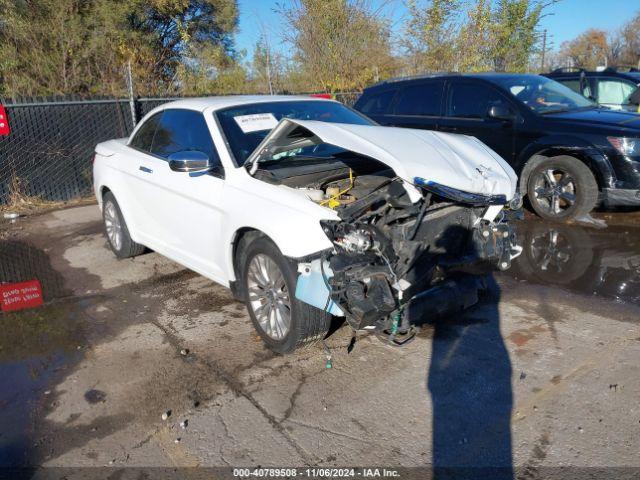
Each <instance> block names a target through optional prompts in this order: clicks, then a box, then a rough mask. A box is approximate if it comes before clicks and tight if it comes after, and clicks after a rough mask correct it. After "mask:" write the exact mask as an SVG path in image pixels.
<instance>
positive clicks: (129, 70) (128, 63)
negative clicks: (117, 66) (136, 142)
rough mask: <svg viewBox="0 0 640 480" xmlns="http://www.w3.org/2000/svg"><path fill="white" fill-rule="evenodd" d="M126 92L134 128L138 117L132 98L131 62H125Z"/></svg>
mask: <svg viewBox="0 0 640 480" xmlns="http://www.w3.org/2000/svg"><path fill="white" fill-rule="evenodd" d="M126 77H127V91H128V93H129V108H130V109H131V123H132V124H133V127H134V128H135V126H136V124H137V123H138V116H137V115H136V101H135V99H134V98H133V75H131V60H129V61H128V62H127V75H126Z"/></svg>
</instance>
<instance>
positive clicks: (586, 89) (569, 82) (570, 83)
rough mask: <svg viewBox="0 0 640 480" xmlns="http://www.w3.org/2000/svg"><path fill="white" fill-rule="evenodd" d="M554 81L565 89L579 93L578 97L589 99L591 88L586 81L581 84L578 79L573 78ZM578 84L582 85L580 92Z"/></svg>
mask: <svg viewBox="0 0 640 480" xmlns="http://www.w3.org/2000/svg"><path fill="white" fill-rule="evenodd" d="M554 80H555V81H556V82H560V83H561V84H563V85H564V86H565V87H569V88H570V89H571V90H573V91H574V92H576V93H579V94H580V95H584V96H585V97H587V98H589V97H591V87H590V86H589V82H588V80H587V79H585V80H583V81H582V82H581V81H580V79H575V78H554ZM580 83H582V84H583V85H582V87H583V89H582V90H581V89H580Z"/></svg>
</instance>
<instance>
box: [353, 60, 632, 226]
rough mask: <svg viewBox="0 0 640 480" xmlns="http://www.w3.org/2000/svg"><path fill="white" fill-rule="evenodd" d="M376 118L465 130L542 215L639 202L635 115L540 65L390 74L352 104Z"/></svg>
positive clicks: (561, 216)
mask: <svg viewBox="0 0 640 480" xmlns="http://www.w3.org/2000/svg"><path fill="white" fill-rule="evenodd" d="M355 108H356V109H357V110H359V111H360V112H362V113H364V114H365V115H368V116H369V117H371V118H373V119H374V120H375V121H377V122H378V123H380V124H382V125H390V126H397V127H407V128H422V129H429V130H437V131H441V132H453V133H463V134H467V135H472V136H474V137H477V138H478V139H480V140H481V141H482V142H484V143H485V144H486V145H488V146H489V147H491V148H492V149H493V150H495V151H496V152H497V153H498V154H500V155H501V156H502V157H503V158H504V159H505V160H507V162H509V164H510V165H511V166H512V167H513V168H514V170H515V171H516V173H517V174H518V175H519V176H520V181H519V189H520V192H521V193H522V194H523V195H527V196H528V197H529V202H530V203H531V206H532V207H533V209H534V210H535V211H536V213H538V214H539V215H540V216H541V217H544V218H547V219H551V220H558V221H565V220H570V219H574V218H577V217H582V216H584V215H586V214H588V213H589V212H590V211H591V210H592V209H593V208H594V207H595V206H596V204H597V203H598V202H599V201H600V202H601V203H603V204H604V205H607V206H615V205H631V206H633V205H636V206H640V115H636V114H633V113H628V112H619V111H613V110H609V109H604V108H600V107H599V106H598V105H597V104H595V103H593V102H592V101H590V100H588V99H587V98H585V97H583V96H581V95H579V94H577V93H575V92H574V91H573V90H571V89H569V88H567V87H565V86H563V85H561V84H559V83H558V82H555V81H553V80H550V79H548V78H545V77H542V76H539V75H521V74H497V73H486V74H468V75H462V74H439V75H429V76H423V77H417V78H416V77H414V78H408V79H398V80H389V81H385V82H382V83H379V84H377V85H374V86H372V87H370V88H367V89H365V91H364V92H363V94H362V96H361V97H360V98H359V99H358V101H357V102H356V104H355Z"/></svg>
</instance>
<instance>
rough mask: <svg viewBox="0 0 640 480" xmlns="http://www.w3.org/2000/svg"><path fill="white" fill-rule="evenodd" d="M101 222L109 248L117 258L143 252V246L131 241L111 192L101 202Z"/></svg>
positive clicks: (133, 255)
mask: <svg viewBox="0 0 640 480" xmlns="http://www.w3.org/2000/svg"><path fill="white" fill-rule="evenodd" d="M102 220H103V222H104V228H105V232H106V234H107V240H108V242H109V247H111V251H112V252H113V253H115V255H116V256H117V257H118V258H129V257H135V256H136V255H140V254H142V253H143V252H144V250H145V247H144V245H140V244H139V243H136V242H134V241H133V240H132V239H131V235H129V229H128V228H127V224H126V223H125V221H124V217H123V216H122V212H121V211H120V206H119V205H118V202H116V199H115V197H114V196H113V194H112V193H111V192H107V193H106V194H105V195H104V198H103V201H102Z"/></svg>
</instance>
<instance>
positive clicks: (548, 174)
mask: <svg viewBox="0 0 640 480" xmlns="http://www.w3.org/2000/svg"><path fill="white" fill-rule="evenodd" d="M527 196H528V197H529V202H530V203H531V207H532V208H533V209H534V210H535V212H536V213H537V214H538V215H540V216H541V217H542V218H546V219H547V220H554V221H568V220H573V219H575V218H578V217H582V216H585V215H587V214H588V213H589V212H590V211H591V210H593V208H594V207H595V206H596V203H597V201H598V184H597V183H596V179H595V177H594V176H593V173H591V170H589V167H587V166H586V165H585V164H584V163H582V162H581V161H580V160H579V159H577V158H574V157H569V156H564V155H563V156H558V157H551V158H547V159H544V160H542V161H540V162H539V163H538V164H537V165H536V166H535V167H534V168H533V170H532V171H531V173H530V174H529V178H528V181H527Z"/></svg>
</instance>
